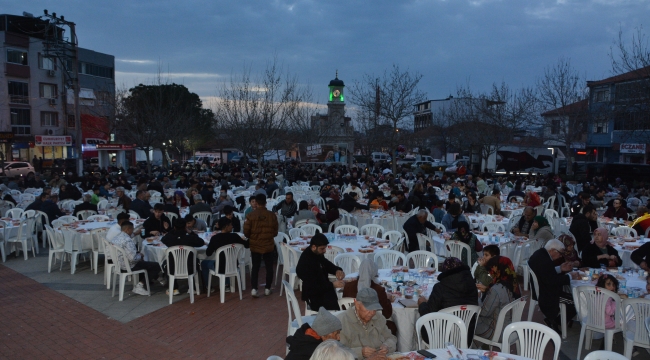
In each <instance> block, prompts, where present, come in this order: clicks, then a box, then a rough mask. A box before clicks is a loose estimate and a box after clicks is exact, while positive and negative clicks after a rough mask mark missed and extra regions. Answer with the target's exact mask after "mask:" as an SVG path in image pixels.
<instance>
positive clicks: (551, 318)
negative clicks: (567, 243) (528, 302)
mask: <svg viewBox="0 0 650 360" xmlns="http://www.w3.org/2000/svg"><path fill="white" fill-rule="evenodd" d="M562 251H564V244H562V242H561V241H560V240H557V239H551V240H549V241H548V242H547V243H546V245H544V247H543V248H541V249H539V250H537V251H535V252H534V253H533V255H531V256H530V259H528V266H529V267H530V270H531V271H532V272H533V274H534V275H535V276H536V277H537V282H538V284H539V294H535V289H534V287H533V295H532V296H533V299H537V302H538V304H539V309H540V310H541V311H542V313H543V314H544V316H545V319H544V322H545V323H546V325H547V326H549V327H550V328H552V329H555V330H556V331H558V329H559V327H560V302H563V303H565V304H566V318H567V320H568V321H570V320H571V319H573V317H574V316H575V315H576V309H575V306H574V304H573V296H572V295H571V294H569V293H567V292H564V290H563V287H564V286H565V285H570V284H571V279H572V278H573V279H578V277H579V276H578V274H577V273H569V272H570V271H571V269H573V264H572V263H570V262H565V263H563V264H562V265H560V266H557V267H556V266H555V264H554V263H553V262H554V261H555V260H557V259H559V258H561V257H562ZM531 283H532V282H531Z"/></svg>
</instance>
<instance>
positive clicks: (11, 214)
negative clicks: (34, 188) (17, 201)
mask: <svg viewBox="0 0 650 360" xmlns="http://www.w3.org/2000/svg"><path fill="white" fill-rule="evenodd" d="M23 212H25V210H23V209H21V208H13V209H9V210H7V212H6V213H5V217H8V218H12V219H14V220H18V219H20V217H21V216H22V215H23Z"/></svg>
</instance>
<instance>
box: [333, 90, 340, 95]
mask: <svg viewBox="0 0 650 360" xmlns="http://www.w3.org/2000/svg"><path fill="white" fill-rule="evenodd" d="M333 95H334V97H339V96H340V95H341V92H340V91H339V90H338V89H336V90H334V93H333Z"/></svg>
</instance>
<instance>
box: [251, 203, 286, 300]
mask: <svg viewBox="0 0 650 360" xmlns="http://www.w3.org/2000/svg"><path fill="white" fill-rule="evenodd" d="M255 202H256V203H257V205H258V206H257V209H255V210H254V211H252V212H251V213H250V214H248V215H246V221H245V222H244V235H245V236H246V237H247V238H248V239H249V242H250V249H251V260H252V262H253V268H252V269H251V289H252V290H251V296H253V297H255V298H256V297H258V295H257V277H258V274H259V271H260V265H261V263H262V260H264V267H265V268H266V269H265V270H266V285H265V289H264V295H270V294H271V283H273V250H274V249H275V242H274V241H273V239H274V238H275V236H276V235H278V218H277V216H276V215H275V214H274V213H272V212H271V211H269V210H267V209H266V195H263V194H258V195H256V196H255Z"/></svg>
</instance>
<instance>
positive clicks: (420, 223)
mask: <svg viewBox="0 0 650 360" xmlns="http://www.w3.org/2000/svg"><path fill="white" fill-rule="evenodd" d="M427 217H428V213H427V211H426V210H420V211H418V213H417V215H413V216H411V218H410V219H408V220H406V222H405V223H404V225H403V226H402V228H403V229H404V231H405V232H406V235H407V236H408V244H407V248H408V251H409V252H411V251H417V250H420V243H419V241H418V234H424V235H426V233H427V231H426V230H427V229H430V230H433V231H435V232H437V233H439V232H440V230H439V229H438V228H436V227H435V226H434V225H433V224H432V223H431V222H429V221H428V220H427Z"/></svg>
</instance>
